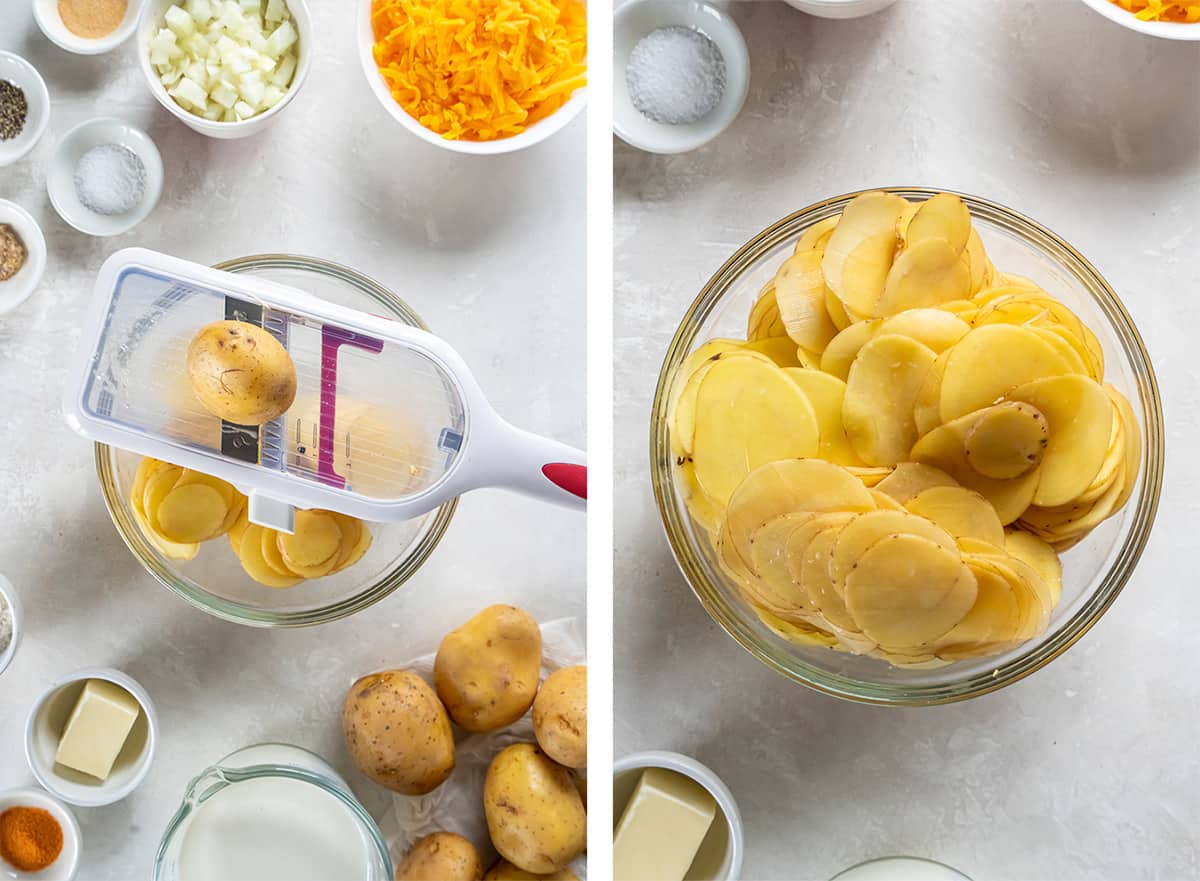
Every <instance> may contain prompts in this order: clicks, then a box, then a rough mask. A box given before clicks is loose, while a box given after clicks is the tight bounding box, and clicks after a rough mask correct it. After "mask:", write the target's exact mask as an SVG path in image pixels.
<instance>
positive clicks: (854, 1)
mask: <svg viewBox="0 0 1200 881" xmlns="http://www.w3.org/2000/svg"><path fill="white" fill-rule="evenodd" d="M783 2H784V3H787V4H788V5H789V6H794V7H796V8H797V9H799V10H800V11H801V12H807V13H808V14H809V15H815V16H817V17H818V18H862V17H863V16H864V15H874V14H875V13H876V12H879V11H880V10H883V9H887V8H888V7H889V6H891V5H892V4H893V3H895V2H896V0H783Z"/></svg>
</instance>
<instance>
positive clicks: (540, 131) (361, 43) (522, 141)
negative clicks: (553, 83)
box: [355, 0, 587, 156]
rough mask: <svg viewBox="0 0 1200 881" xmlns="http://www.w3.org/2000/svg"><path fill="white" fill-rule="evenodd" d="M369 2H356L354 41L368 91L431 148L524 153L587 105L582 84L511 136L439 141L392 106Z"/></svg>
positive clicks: (471, 152)
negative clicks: (377, 52) (377, 61)
mask: <svg viewBox="0 0 1200 881" xmlns="http://www.w3.org/2000/svg"><path fill="white" fill-rule="evenodd" d="M373 2H374V0H359V2H358V15H357V17H356V20H357V25H356V29H355V42H356V43H357V44H358V58H359V61H360V62H361V63H362V70H363V75H364V76H366V78H367V84H368V85H369V86H370V87H371V92H372V93H373V94H374V95H375V97H376V98H377V99H378V100H379V103H380V104H382V105H383V109H384V110H386V111H387V113H388V115H389V116H391V117H392V118H393V119H395V120H396V121H397V122H399V123H400V124H401V125H403V126H404V127H405V128H406V129H408V130H409V131H410V132H412V133H413V134H414V135H416V136H417V137H418V138H420V139H421V140H422V141H425V142H426V143H427V144H433V145H434V146H435V147H441V148H442V149H443V150H450V151H451V152H453V153H465V154H468V155H473V156H496V155H500V154H502V153H514V152H516V151H518V150H524V149H525V148H526V147H532V146H533V145H534V144H540V143H541V142H542V141H544V140H546V139H547V138H549V137H550V136H551V135H553V134H555V133H556V132H558V131H561V130H562V129H564V128H566V126H567V125H568V124H570V123H571V122H572V121H573V120H574V119H575V117H577V116H578V115H579V113H580V112H581V111H582V110H583V108H584V106H585V105H586V103H587V86H586V85H585V86H583V87H582V88H579V89H576V90H575V91H574V92H573V93H572V94H571V97H570V98H569V99H567V102H566V103H565V104H563V106H562V107H560V108H558V109H557V110H556V111H554V112H553V113H552V114H550V115H549V116H547V117H546V118H545V119H542V120H539V121H538V122H536V123H534V124H533V125H531V126H529V128H527V129H525V131H523V132H521V133H520V134H516V135H513V136H512V137H508V138H499V139H497V140H493V141H452V140H448V139H446V138H443V137H442V136H441V135H439V134H438V133H437V132H435V131H431V130H430V129H427V128H425V126H423V125H421V123H420V122H418V121H417V120H416V119H414V118H413V117H412V116H410V115H409V113H408V111H406V110H405V109H404V108H403V107H401V106H400V105H399V104H397V103H396V99H395V98H393V97H392V93H391V92H389V91H388V89H387V85H386V84H385V83H384V81H383V76H382V75H381V74H380V73H379V67H378V66H377V65H376V64H375V57H374V55H373V54H372V51H371V49H372V46H374V44H375V39H374V35H373V34H372V32H371V5H372V3H373Z"/></svg>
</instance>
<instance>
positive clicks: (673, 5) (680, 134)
mask: <svg viewBox="0 0 1200 881" xmlns="http://www.w3.org/2000/svg"><path fill="white" fill-rule="evenodd" d="M665 27H685V28H691V29H693V30H697V31H699V32H700V33H702V34H704V36H706V37H708V38H709V39H710V40H712V41H713V42H714V43H715V44H716V46H717V48H718V49H719V50H721V55H722V56H724V58H725V91H724V93H723V94H722V95H721V100H720V101H719V102H718V104H717V106H716V107H714V108H713V110H712V112H711V113H709V114H708V115H707V116H705V117H704V118H703V119H700V120H697V121H696V122H692V123H685V124H682V125H668V124H665V123H661V122H655V121H654V120H652V119H649V118H648V117H646V116H643V115H642V113H641V111H639V110H638V109H637V108H636V107H634V106H633V99H631V98H630V97H629V87H628V86H627V85H626V83H625V70H626V67H627V66H628V64H629V56H630V54H631V53H632V52H633V48H634V47H635V46H636V45H637V44H638V41H639V40H641V39H642V37H644V36H646V35H647V34H649V33H650V32H651V31H656V30H658V29H659V28H665ZM613 79H614V80H615V82H614V83H613V131H615V132H616V134H617V137H619V138H620V139H621V140H622V141H624V142H625V143H627V144H629V145H631V146H634V147H637V148H638V149H639V150H645V151H647V152H648V153H686V152H688V151H690V150H695V149H697V148H698V147H702V146H704V145H705V144H707V143H708V142H709V141H711V140H712V139H713V138H715V137H716V136H717V135H719V134H721V132H723V131H725V129H727V128H728V127H729V125H730V123H732V122H733V121H734V119H736V118H737V115H738V114H739V113H740V112H741V110H742V105H743V104H745V103H746V94H747V92H748V91H749V89H750V53H749V51H748V50H747V49H746V41H745V40H744V39H743V38H742V32H741V31H740V30H739V29H738V26H737V25H736V24H735V23H734V21H733V19H732V18H731V17H730V15H729V13H728V12H723V11H722V10H721V9H719V8H718V7H717V6H715V5H713V4H712V3H707V2H704V0H630V2H628V3H624V4H622V5H621V6H620V7H618V8H617V14H616V16H615V17H614V19H613Z"/></svg>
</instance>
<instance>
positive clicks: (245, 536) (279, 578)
mask: <svg viewBox="0 0 1200 881" xmlns="http://www.w3.org/2000/svg"><path fill="white" fill-rule="evenodd" d="M264 531H265V530H264V529H263V527H261V526H259V525H258V524H257V523H251V524H249V525H248V526H247V527H246V530H245V531H244V532H243V533H242V538H241V541H239V542H238V546H237V549H236V550H237V555H238V559H239V560H240V561H241V564H242V568H243V569H245V570H246V574H247V575H249V576H250V577H251V578H253V579H254V580H255V581H257V582H258V583H259V584H262V585H264V586H266V587H275V588H285V587H295V586H296V585H297V584H299V583H300V582H302V581H303V580H304V579H303V578H301V577H299V576H296V575H291V576H289V575H281V574H279V573H278V572H276V571H275V570H274V569H272V568H271V566H270V565H269V564H268V563H267V561H266V558H265V557H263V551H262V547H263V532H264Z"/></svg>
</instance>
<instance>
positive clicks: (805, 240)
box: [792, 215, 841, 254]
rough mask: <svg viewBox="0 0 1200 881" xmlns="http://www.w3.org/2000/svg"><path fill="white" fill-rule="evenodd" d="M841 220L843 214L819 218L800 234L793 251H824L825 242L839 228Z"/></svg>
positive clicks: (796, 252) (799, 252) (798, 252)
mask: <svg viewBox="0 0 1200 881" xmlns="http://www.w3.org/2000/svg"><path fill="white" fill-rule="evenodd" d="M839 220H841V215H835V216H833V217H826V218H825V219H824V220H818V221H817V222H816V223H814V224H813V225H812V226H810V227H809V228H808V229H806V230H805V231H804V232H803V233H801V234H800V238H798V239H797V240H796V247H795V249H794V250H793V251H792V253H793V254H803V253H804V252H805V251H814V250H821V251H824V250H825V244H826V243H827V242H828V241H829V237H830V236H831V235H833V231H834V229H836V228H837V225H838V221H839Z"/></svg>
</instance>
